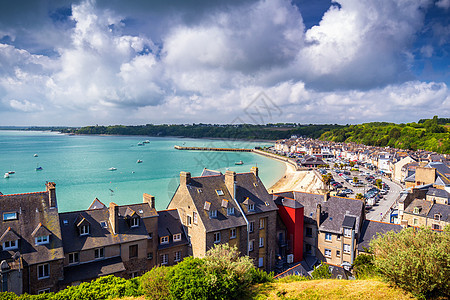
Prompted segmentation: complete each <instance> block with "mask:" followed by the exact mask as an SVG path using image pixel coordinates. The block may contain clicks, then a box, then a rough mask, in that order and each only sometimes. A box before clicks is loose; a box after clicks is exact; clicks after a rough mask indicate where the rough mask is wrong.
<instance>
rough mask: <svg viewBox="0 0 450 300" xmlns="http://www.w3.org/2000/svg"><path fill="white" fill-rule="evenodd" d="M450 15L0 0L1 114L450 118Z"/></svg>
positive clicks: (35, 121) (72, 121) (423, 7)
mask: <svg viewBox="0 0 450 300" xmlns="http://www.w3.org/2000/svg"><path fill="white" fill-rule="evenodd" d="M449 20H450V0H435V1H432V0H367V1H360V0H337V1H329V0H297V1H292V2H291V1H285V0H267V1H262V0H261V1H257V0H248V1H221V0H192V1H187V0H172V1H157V0H154V1H150V0H135V1H121V0H97V1H95V0H81V1H67V0H54V1H49V0H47V1H45V0H44V1H36V0H29V1H21V0H17V1H6V0H0V125H3V126H5V125H67V126H85V125H94V124H103V125H110V124H147V123H153V124H161V123H193V122H195V123H199V122H203V123H235V122H254V123H270V122H298V123H338V124H349V123H351V124H356V123H363V122H369V121H388V122H397V123H399V122H412V121H417V120H419V119H420V118H427V117H432V116H433V115H439V116H440V117H450V91H449V85H450V55H449V52H450V21H449ZM261 111H264V113H263V114H262V113H260V114H259V116H258V118H256V117H255V118H252V117H251V116H255V114H258V112H261Z"/></svg>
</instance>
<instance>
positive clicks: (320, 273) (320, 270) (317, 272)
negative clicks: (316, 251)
mask: <svg viewBox="0 0 450 300" xmlns="http://www.w3.org/2000/svg"><path fill="white" fill-rule="evenodd" d="M311 276H312V278H313V279H328V278H331V272H330V268H329V267H328V265H327V264H326V263H321V264H320V266H318V267H314V271H312V272H311Z"/></svg>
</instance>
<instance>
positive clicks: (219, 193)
mask: <svg viewBox="0 0 450 300" xmlns="http://www.w3.org/2000/svg"><path fill="white" fill-rule="evenodd" d="M216 194H217V195H219V196H223V195H224V194H223V191H222V190H216Z"/></svg>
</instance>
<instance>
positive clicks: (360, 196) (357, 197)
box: [355, 193, 364, 200]
mask: <svg viewBox="0 0 450 300" xmlns="http://www.w3.org/2000/svg"><path fill="white" fill-rule="evenodd" d="M355 199H359V200H362V199H364V195H363V194H361V193H358V194H356V195H355Z"/></svg>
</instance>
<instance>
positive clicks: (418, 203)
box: [404, 199, 433, 217]
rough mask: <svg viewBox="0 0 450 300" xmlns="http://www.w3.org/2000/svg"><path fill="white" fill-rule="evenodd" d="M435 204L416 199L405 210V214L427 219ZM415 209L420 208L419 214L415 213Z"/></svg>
mask: <svg viewBox="0 0 450 300" xmlns="http://www.w3.org/2000/svg"><path fill="white" fill-rule="evenodd" d="M431 206H433V203H432V202H430V201H427V200H423V199H414V200H413V201H412V202H411V203H410V204H409V205H408V207H407V208H406V209H405V211H404V212H405V213H409V214H413V215H418V216H423V217H426V216H427V215H428V212H429V211H430V209H431ZM414 207H419V213H418V214H415V213H414Z"/></svg>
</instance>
